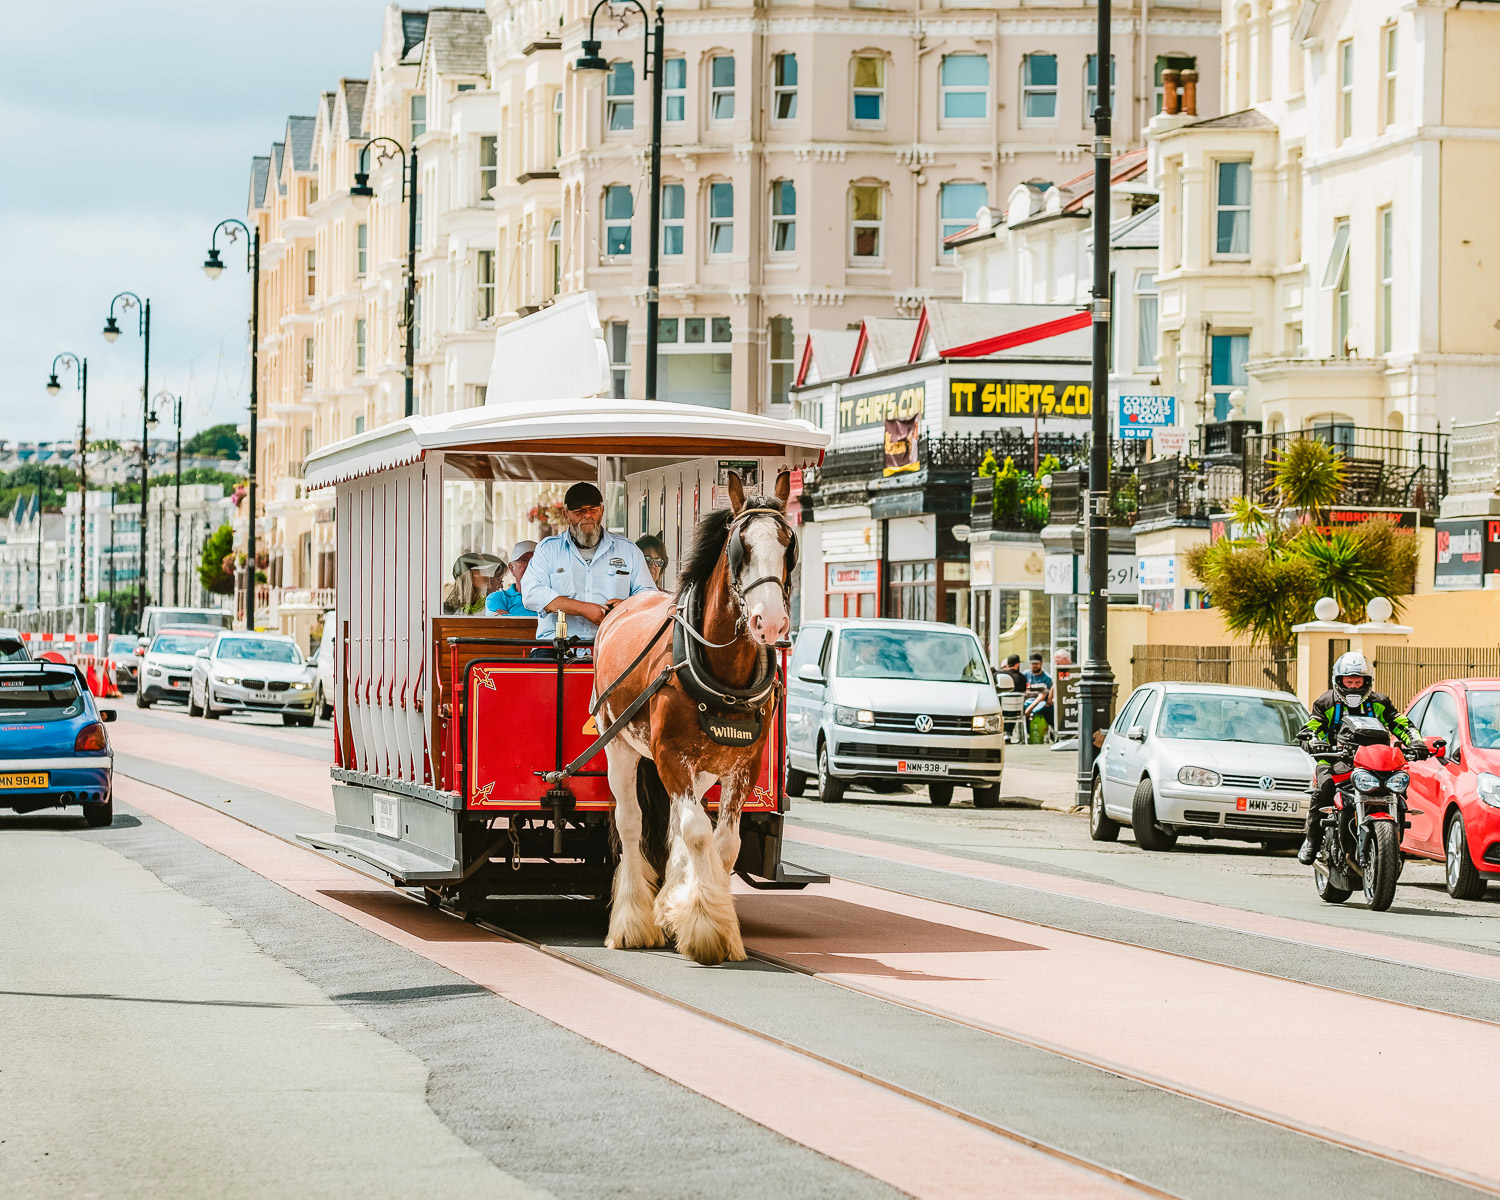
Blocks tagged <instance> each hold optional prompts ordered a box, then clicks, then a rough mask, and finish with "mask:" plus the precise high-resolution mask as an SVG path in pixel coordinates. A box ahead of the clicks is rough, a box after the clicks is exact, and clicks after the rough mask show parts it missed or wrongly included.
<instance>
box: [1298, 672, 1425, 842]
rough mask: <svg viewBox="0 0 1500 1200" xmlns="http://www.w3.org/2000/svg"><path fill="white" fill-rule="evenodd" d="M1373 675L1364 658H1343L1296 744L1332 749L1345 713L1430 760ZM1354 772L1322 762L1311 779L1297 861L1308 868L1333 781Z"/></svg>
mask: <svg viewBox="0 0 1500 1200" xmlns="http://www.w3.org/2000/svg"><path fill="white" fill-rule="evenodd" d="M1374 687H1375V675H1374V672H1372V671H1371V670H1370V664H1369V662H1368V661H1366V659H1365V656H1364V655H1363V654H1355V653H1353V652H1350V653H1348V654H1343V655H1340V656H1339V660H1338V661H1337V662H1336V663H1334V664H1333V687H1332V688H1330V689H1329V690H1328V691H1326V692H1324V693H1323V694H1322V695H1321V696H1319V697H1318V698H1317V699H1316V700H1314V701H1313V703H1312V715H1311V716H1309V717H1308V718H1307V724H1306V725H1304V726H1303V727H1302V728H1301V729H1300V730H1298V732H1297V739H1298V740H1299V741H1301V742H1303V743H1304V744H1305V743H1307V742H1324V743H1331V742H1333V741H1334V739H1335V737H1336V735H1337V734H1338V728H1339V725H1340V724H1341V723H1342V721H1343V719H1344V714H1345V713H1353V714H1354V715H1355V716H1362V717H1374V718H1375V719H1376V720H1377V721H1379V722H1380V723H1381V724H1382V725H1384V726H1385V727H1386V729H1388V730H1389V731H1390V734H1391V737H1392V739H1393V740H1395V741H1397V742H1401V743H1402V744H1403V745H1404V746H1405V748H1406V753H1407V756H1408V757H1410V758H1426V757H1427V747H1426V746H1425V745H1424V744H1423V743H1422V738H1421V735H1420V734H1419V733H1418V732H1417V729H1416V726H1414V725H1413V724H1412V723H1411V722H1410V721H1408V720H1407V719H1406V714H1405V713H1403V712H1402V711H1401V710H1400V709H1399V708H1397V707H1396V706H1395V704H1393V703H1392V702H1391V698H1390V697H1389V696H1386V695H1382V694H1381V693H1380V692H1377V691H1375V690H1374ZM1349 769H1350V764H1348V763H1346V762H1339V761H1330V760H1328V759H1319V760H1318V761H1317V763H1316V765H1315V771H1314V776H1313V791H1312V803H1311V804H1310V805H1309V806H1308V810H1307V829H1306V836H1305V837H1304V838H1303V840H1302V847H1301V849H1299V850H1298V851H1297V861H1298V862H1299V863H1301V864H1302V865H1303V866H1310V865H1311V864H1312V861H1313V859H1314V858H1316V857H1317V856H1318V843H1319V841H1320V840H1321V839H1320V830H1321V827H1322V822H1323V813H1324V812H1325V811H1327V809H1328V808H1329V807H1330V806H1331V805H1332V804H1333V789H1334V784H1333V776H1334V775H1336V774H1338V775H1342V774H1344V773H1345V772H1347V771H1348V770H1349Z"/></svg>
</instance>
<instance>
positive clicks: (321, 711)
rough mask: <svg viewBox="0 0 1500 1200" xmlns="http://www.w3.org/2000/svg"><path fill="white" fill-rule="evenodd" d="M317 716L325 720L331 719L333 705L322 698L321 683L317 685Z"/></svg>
mask: <svg viewBox="0 0 1500 1200" xmlns="http://www.w3.org/2000/svg"><path fill="white" fill-rule="evenodd" d="M318 716H320V717H322V718H323V720H325V721H331V720H333V705H331V704H329V703H328V701H327V700H325V699H324V698H323V685H322V684H319V685H318Z"/></svg>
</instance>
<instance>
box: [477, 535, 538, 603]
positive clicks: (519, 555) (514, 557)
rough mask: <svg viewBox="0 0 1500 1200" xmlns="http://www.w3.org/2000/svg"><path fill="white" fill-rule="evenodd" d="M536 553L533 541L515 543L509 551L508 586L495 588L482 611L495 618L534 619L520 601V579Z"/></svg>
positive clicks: (485, 600)
mask: <svg viewBox="0 0 1500 1200" xmlns="http://www.w3.org/2000/svg"><path fill="white" fill-rule="evenodd" d="M535 552H536V543H535V542H533V541H529V540H528V541H522V542H517V543H516V544H515V545H514V546H512V547H511V550H510V586H509V587H507V588H497V589H496V590H495V591H493V592H491V593H490V594H489V595H488V596H486V597H485V599H484V610H485V612H487V613H489V614H490V615H491V616H496V617H534V616H536V613H535V612H533V611H532V610H531V609H529V608H527V607H526V604H525V601H523V600H522V599H521V579H522V577H523V576H524V575H525V574H526V568H527V566H528V565H529V564H530V562H531V556H532V555H533V554H534V553H535Z"/></svg>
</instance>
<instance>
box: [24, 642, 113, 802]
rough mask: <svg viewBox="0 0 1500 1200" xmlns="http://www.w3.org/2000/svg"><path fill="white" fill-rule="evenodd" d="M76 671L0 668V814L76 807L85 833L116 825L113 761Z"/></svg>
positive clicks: (108, 712)
mask: <svg viewBox="0 0 1500 1200" xmlns="http://www.w3.org/2000/svg"><path fill="white" fill-rule="evenodd" d="M114 719H115V711H114V709H109V708H106V709H100V708H99V707H98V706H97V705H96V704H95V703H94V697H93V696H92V695H91V694H90V693H89V689H88V685H87V684H86V682H85V681H84V678H83V676H82V675H81V674H80V673H79V671H78V668H77V667H73V666H69V665H68V664H66V663H52V662H0V809H6V808H9V809H12V810H14V811H15V812H18V813H24V812H32V811H34V810H36V809H39V808H60V807H63V806H65V805H71V804H78V805H82V807H83V817H84V820H85V821H87V822H88V823H89V824H90V825H91V826H95V827H98V826H102V825H108V824H109V823H110V822H111V821H113V820H114V816H115V812H114V794H113V793H114V753H113V751H112V750H111V749H110V745H109V737H108V736H107V735H106V734H105V732H104V726H105V724H107V723H108V722H110V721H113V720H114Z"/></svg>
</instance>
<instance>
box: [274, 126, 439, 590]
mask: <svg viewBox="0 0 1500 1200" xmlns="http://www.w3.org/2000/svg"><path fill="white" fill-rule="evenodd" d="M377 142H379V143H384V145H385V146H390V147H393V149H390V150H385V149H384V147H382V153H381V155H380V158H379V159H378V160H377V165H379V163H381V162H384V161H385V160H386V159H387V158H393V157H396V156H397V155H405V154H407V150H406V147H405V146H403V145H402V144H401V143H400V142H398V141H397V140H396V139H395V138H393V137H386V136H385V135H384V134H382V135H381V136H380V137H377V138H371V139H370V140H369V141H368V142H366V143H365V144H364V145H363V146H361V147H360V151H359V161H358V163H357V164H356V165H355V169H354V186H353V187H352V188H350V189H349V199H350V200H352V201H354V207H355V208H356V209H358V210H359V211H360V212H363V211H364V210H365V209H366V208H368V207H369V204H370V201H371V200H373V199H374V198H375V189H374V188H372V187H371V186H370V147H372V146H374V145H375V144H376V143H377ZM401 198H402V199H403V200H405V201H406V298H405V310H406V311H405V316H404V320H405V322H406V413H405V415H406V416H408V417H410V416H412V415H414V414H415V413H416V411H417V405H416V400H415V393H414V390H413V389H414V387H415V384H416V372H417V330H416V312H417V147H416V144H415V143H413V145H412V148H411V152H410V155H409V158H408V162H407V167H406V174H405V177H404V178H403V179H402V181H401ZM252 570H253V566H252Z"/></svg>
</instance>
